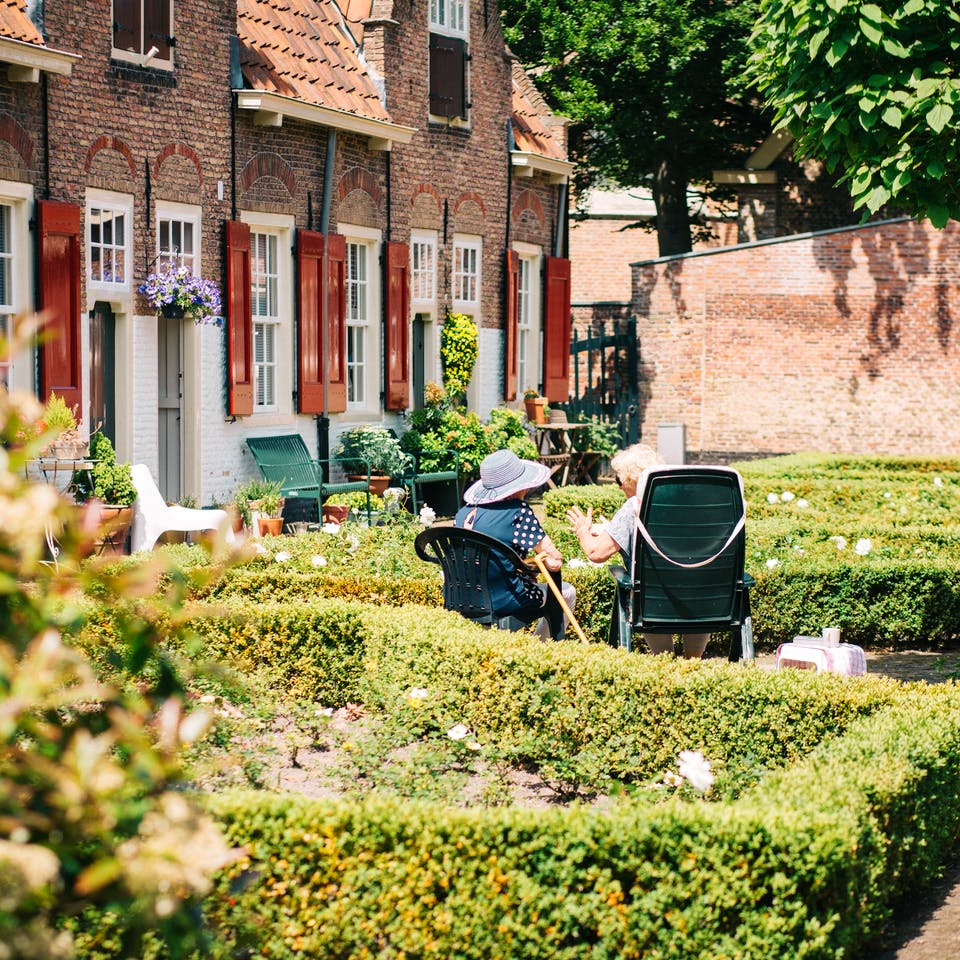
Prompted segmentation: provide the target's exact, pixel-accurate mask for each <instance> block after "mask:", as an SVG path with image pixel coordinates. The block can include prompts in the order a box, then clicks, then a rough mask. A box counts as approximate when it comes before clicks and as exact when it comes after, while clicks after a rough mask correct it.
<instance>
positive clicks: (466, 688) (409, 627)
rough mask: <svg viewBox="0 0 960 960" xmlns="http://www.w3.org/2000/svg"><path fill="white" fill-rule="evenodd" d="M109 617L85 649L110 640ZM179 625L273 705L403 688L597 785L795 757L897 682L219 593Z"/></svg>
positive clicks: (392, 707)
mask: <svg viewBox="0 0 960 960" xmlns="http://www.w3.org/2000/svg"><path fill="white" fill-rule="evenodd" d="M108 616H109V615H108V614H103V615H102V616H100V617H98V618H97V626H96V628H95V631H94V633H93V634H89V633H88V634H85V635H84V636H83V637H82V639H81V642H82V643H83V644H84V645H85V646H88V647H90V646H94V645H96V644H97V643H98V642H99V638H101V637H103V636H105V635H109V633H110V631H109V625H108V624H107V622H106V620H107V618H108ZM185 626H186V628H187V630H186V632H188V633H189V634H190V636H191V639H189V640H185V641H182V650H181V653H184V654H186V655H188V656H189V657H190V658H191V659H194V660H213V661H217V662H221V663H224V664H226V665H227V666H229V667H231V668H233V669H234V670H236V671H238V672H239V673H241V674H253V673H255V672H259V673H260V674H261V675H267V676H269V678H270V682H271V685H272V687H273V689H274V690H275V692H276V693H278V694H280V695H281V696H285V697H290V698H295V699H297V700H306V701H309V702H319V703H323V704H326V705H329V706H342V705H344V704H346V703H348V702H359V703H365V704H367V705H368V706H370V707H373V708H376V709H379V710H383V711H384V712H386V713H388V714H391V715H394V714H396V713H397V712H398V711H401V712H402V711H404V710H407V711H409V709H410V707H409V705H408V704H407V699H406V697H407V691H409V690H410V689H411V688H414V687H419V688H425V689H427V690H429V691H432V693H431V698H430V704H429V707H428V708H427V709H425V710H423V711H422V713H421V715H420V719H419V720H418V721H417V722H418V723H428V722H429V723H430V724H433V725H434V727H435V729H436V730H440V731H446V730H448V729H449V728H450V727H452V726H453V725H454V724H457V723H465V724H467V725H468V726H469V727H470V728H471V729H473V730H475V731H476V732H477V734H478V735H479V736H482V737H483V738H485V740H486V742H488V743H496V745H497V749H498V751H500V752H501V754H502V755H504V756H507V757H510V758H512V759H513V760H514V761H515V762H517V763H520V764H523V765H533V766H535V767H544V766H547V767H549V768H550V769H551V771H552V772H553V773H554V774H555V775H556V776H558V777H560V778H561V779H566V780H570V781H577V782H580V783H592V784H594V785H597V784H599V785H601V786H602V785H603V784H604V783H606V782H608V781H610V780H617V781H622V782H635V781H637V780H643V779H645V778H647V777H649V776H654V775H656V774H657V773H658V772H662V771H663V770H664V769H665V768H666V767H667V766H669V765H670V764H671V763H672V762H674V761H675V758H676V755H677V753H678V751H679V750H682V749H688V748H689V749H702V750H704V752H705V753H706V754H707V755H708V756H712V757H715V758H717V757H719V758H723V759H724V761H725V762H727V763H729V764H731V765H732V766H731V769H732V770H734V769H736V770H741V771H742V772H743V773H744V775H745V776H752V775H754V774H755V773H756V772H757V771H759V770H761V769H763V768H766V767H769V766H771V765H774V766H776V765H779V764H781V763H784V762H787V761H790V760H792V759H796V757H798V756H799V755H801V754H803V753H805V752H806V751H807V750H809V749H810V748H811V747H812V746H813V745H814V744H816V743H818V742H820V740H821V739H823V737H824V736H827V735H832V734H835V733H838V732H841V731H842V730H843V729H845V728H846V726H847V725H848V724H849V723H851V722H852V721H853V719H855V718H856V717H858V716H861V715H863V714H865V713H869V712H871V711H873V710H876V709H878V708H879V707H880V706H882V705H884V704H886V703H889V702H890V701H891V698H892V697H893V696H894V692H895V691H896V689H897V686H896V684H894V683H892V682H884V681H881V680H879V679H873V678H871V680H870V682H867V683H849V682H845V681H844V679H843V678H839V677H834V676H822V677H816V678H813V680H811V678H810V677H808V676H806V675H804V674H800V673H798V672H797V671H786V672H784V673H778V674H775V675H773V676H770V675H768V674H767V673H766V672H765V671H760V670H752V669H740V668H738V667H737V666H735V665H731V664H728V663H727V662H725V661H723V660H714V661H707V662H704V663H695V662H693V663H692V662H687V661H682V660H672V659H670V658H650V657H642V656H636V655H632V654H627V653H624V652H622V651H618V650H612V649H610V648H609V647H606V646H601V645H588V646H584V645H582V644H579V643H576V642H574V641H567V642H564V643H543V642H541V641H539V640H536V639H534V638H532V637H527V636H524V635H522V634H512V633H509V632H504V631H487V630H483V629H481V628H479V627H475V626H473V625H472V624H469V623H466V622H465V621H464V620H463V619H462V618H460V617H459V616H457V615H456V614H452V613H448V612H446V611H437V610H430V611H429V612H428V611H426V610H425V609H424V608H422V607H405V608H393V609H384V608H381V607H378V606H373V605H366V604H359V603H352V602H347V601H338V600H317V601H313V602H310V603H299V604H295V605H294V604H277V603H264V604H250V603H248V602H244V601H242V600H241V599H239V598H232V599H231V600H230V601H229V602H224V603H222V604H219V605H213V604H198V605H195V606H193V607H192V608H191V609H190V610H189V611H187V619H186V622H185ZM561 768H562V769H561ZM751 770H752V771H753V774H751V773H750V772H749V771H751Z"/></svg>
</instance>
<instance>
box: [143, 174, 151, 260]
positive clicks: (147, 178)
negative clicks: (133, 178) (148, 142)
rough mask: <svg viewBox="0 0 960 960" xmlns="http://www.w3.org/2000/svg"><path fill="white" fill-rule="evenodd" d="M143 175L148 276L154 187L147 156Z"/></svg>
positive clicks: (144, 252) (145, 254)
mask: <svg viewBox="0 0 960 960" xmlns="http://www.w3.org/2000/svg"><path fill="white" fill-rule="evenodd" d="M143 176H144V181H143V182H144V187H143V196H144V199H145V201H146V207H147V242H146V243H145V244H144V245H143V275H144V278H146V276H147V275H148V274H149V273H150V250H151V248H152V246H153V245H152V244H151V243H150V198H151V197H152V196H153V187H152V186H151V184H150V161H149V160H148V159H147V158H146V157H144V158H143Z"/></svg>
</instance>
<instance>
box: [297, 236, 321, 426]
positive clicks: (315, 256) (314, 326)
mask: <svg viewBox="0 0 960 960" xmlns="http://www.w3.org/2000/svg"><path fill="white" fill-rule="evenodd" d="M322 273H323V234H322V233H314V232H313V231H312V230H298V231H297V284H298V291H297V305H298V317H297V370H298V379H299V381H300V382H299V386H298V388H297V409H298V410H299V412H300V413H323V328H322V327H321V323H322V320H323V315H322V310H321V304H322V303H323V300H322V297H323V282H322V280H321V276H322Z"/></svg>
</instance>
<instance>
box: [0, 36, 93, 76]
mask: <svg viewBox="0 0 960 960" xmlns="http://www.w3.org/2000/svg"><path fill="white" fill-rule="evenodd" d="M82 59H83V57H81V56H80V54H78V53H67V52H66V51H65V50H53V49H51V48H50V47H47V46H41V45H39V44H36V43H27V42H26V41H24V40H13V39H11V38H9V37H0V62H3V63H9V64H13V65H14V66H17V67H26V68H28V69H33V70H42V71H43V72H44V73H55V74H58V75H59V76H62V77H68V76H70V73H71V72H72V70H73V65H74V64H75V63H76V62H77V61H79V60H82Z"/></svg>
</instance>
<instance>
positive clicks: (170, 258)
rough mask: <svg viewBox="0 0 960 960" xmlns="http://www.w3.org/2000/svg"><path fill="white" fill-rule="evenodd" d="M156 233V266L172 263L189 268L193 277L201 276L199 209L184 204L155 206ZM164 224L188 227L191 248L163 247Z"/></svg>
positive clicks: (165, 203) (169, 245)
mask: <svg viewBox="0 0 960 960" xmlns="http://www.w3.org/2000/svg"><path fill="white" fill-rule="evenodd" d="M156 217H157V231H156V244H157V245H156V256H157V264H158V265H159V264H161V263H172V264H174V265H175V266H177V267H180V266H185V267H189V268H190V272H191V273H193V275H194V276H197V277H200V276H203V274H202V273H201V263H200V251H201V249H202V245H201V243H200V224H201V210H200V208H199V207H196V206H192V205H190V204H186V203H169V202H166V201H165V202H162V203H158V204H157V214H156ZM164 223H171V224H179V225H180V227H181V228H182V227H184V226H187V225H189V226H190V227H192V232H193V240H192V243H193V248H192V249H191V250H189V251H188V250H182V249H181V250H179V251H175V250H174V249H173V244H170V243H169V240H170V239H171V238H167V239H168V244H167V246H164V244H163V240H162V233H163V225H164Z"/></svg>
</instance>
